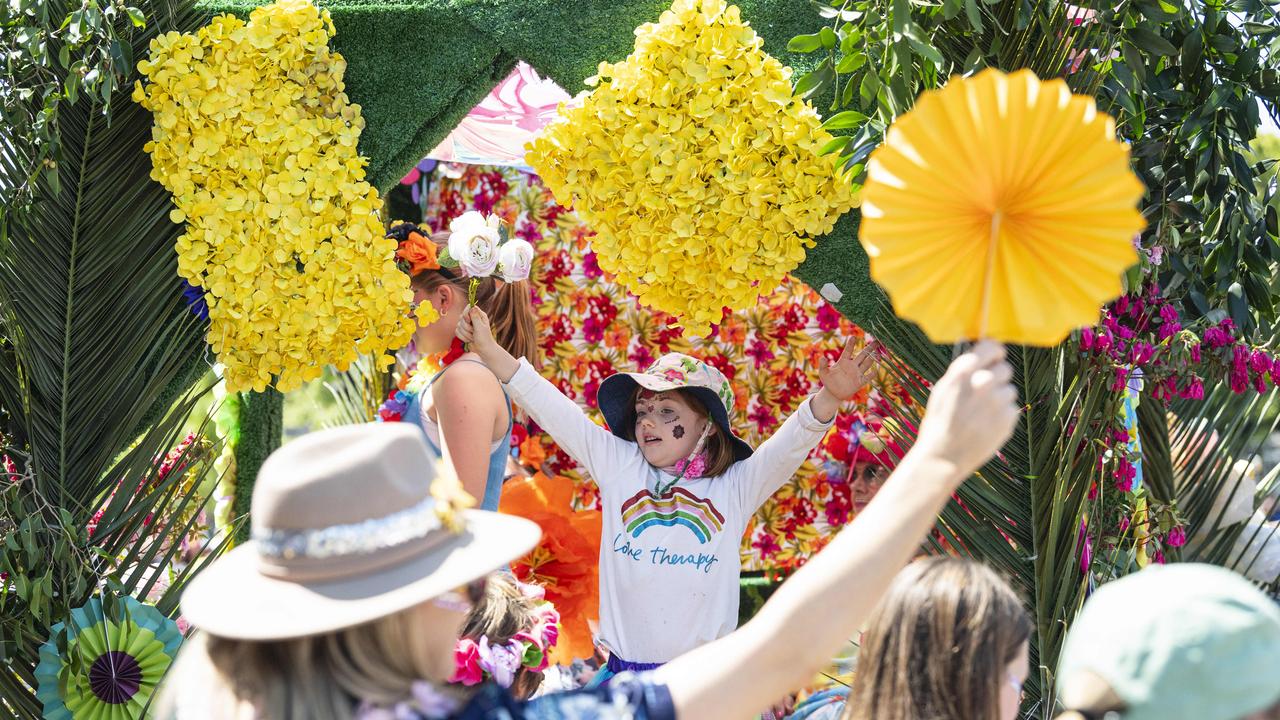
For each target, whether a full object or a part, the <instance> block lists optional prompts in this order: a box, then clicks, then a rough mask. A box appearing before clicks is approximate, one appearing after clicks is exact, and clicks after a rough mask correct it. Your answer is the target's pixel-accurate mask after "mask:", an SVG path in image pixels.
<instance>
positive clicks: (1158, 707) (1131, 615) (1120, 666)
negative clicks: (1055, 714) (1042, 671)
mask: <svg viewBox="0 0 1280 720" xmlns="http://www.w3.org/2000/svg"><path fill="white" fill-rule="evenodd" d="M1082 673H1092V674H1094V675H1096V676H1098V677H1101V678H1102V679H1103V680H1105V681H1106V682H1107V684H1108V685H1109V686H1110V688H1111V690H1113V691H1114V692H1115V694H1116V695H1118V696H1119V697H1120V698H1121V699H1122V700H1124V702H1125V705H1126V706H1127V709H1126V710H1125V711H1124V712H1122V713H1121V717H1123V718H1125V720H1148V719H1151V720H1180V719H1182V718H1186V719H1187V720H1191V719H1192V718H1194V720H1239V718H1242V717H1244V716H1246V715H1249V714H1250V713H1255V712H1258V711H1260V710H1265V709H1267V708H1269V707H1271V706H1272V705H1274V704H1275V703H1276V702H1277V701H1280V606H1278V605H1277V604H1276V602H1275V601H1274V600H1272V599H1271V598H1269V597H1267V596H1266V595H1265V594H1264V593H1263V592H1262V591H1260V590H1258V589H1257V588H1256V587H1254V586H1253V585H1252V584H1251V583H1250V582H1249V581H1247V580H1245V579H1244V578H1242V577H1241V576H1239V575H1237V574H1236V573H1234V572H1231V571H1230V570H1226V569H1224V568H1220V567H1217V566H1215V565H1201V564H1193V563H1184V564H1175V565H1160V566H1155V567H1151V568H1147V569H1146V570H1142V571H1141V572H1138V573H1135V574H1133V575H1129V576H1128V577H1124V578H1121V579H1120V580H1115V581H1113V582H1110V583H1107V584H1106V585H1103V586H1102V588H1101V589H1099V590H1098V591H1097V592H1096V593H1094V595H1093V597H1091V598H1090V599H1089V601H1088V602H1087V603H1085V606H1084V610H1082V611H1081V613H1080V615H1079V617H1077V618H1076V621H1075V623H1074V624H1072V626H1071V630H1070V631H1069V632H1068V633H1067V640H1066V644H1065V645H1064V646H1063V649H1062V657H1061V660H1060V662H1059V666H1058V696H1059V697H1060V698H1061V699H1062V700H1063V703H1064V705H1065V706H1066V709H1068V710H1072V709H1077V708H1073V707H1071V705H1070V701H1071V700H1072V699H1073V698H1078V697H1081V695H1082V693H1086V692H1088V691H1087V690H1085V689H1084V685H1085V684H1087V683H1089V682H1090V679H1089V678H1088V677H1087V676H1086V675H1084V674H1082ZM1094 682H1096V681H1094Z"/></svg>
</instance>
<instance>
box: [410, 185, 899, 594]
mask: <svg viewBox="0 0 1280 720" xmlns="http://www.w3.org/2000/svg"><path fill="white" fill-rule="evenodd" d="M433 170H434V172H432V173H431V174H430V176H429V177H426V178H424V177H422V176H421V174H420V175H419V177H416V178H412V179H409V178H406V180H407V181H410V182H412V183H413V184H414V185H415V186H416V187H417V189H418V190H419V193H418V197H419V198H420V199H421V200H423V201H424V202H422V204H423V206H424V207H425V211H426V212H425V213H424V214H425V222H426V223H428V224H430V225H431V226H432V227H433V228H435V229H444V228H447V226H448V223H449V221H450V220H451V219H453V218H455V217H457V216H458V215H460V214H462V213H463V212H465V211H467V210H471V209H475V210H480V211H481V212H486V213H488V212H495V213H497V214H499V215H500V216H502V217H503V219H504V220H505V221H506V222H507V223H509V224H510V226H511V227H512V228H513V229H514V232H515V234H516V235H518V236H519V237H523V238H524V239H526V240H528V241H530V242H531V243H533V245H534V246H535V247H536V248H537V249H538V255H537V259H536V260H535V265H534V270H533V275H532V277H531V278H530V279H531V281H532V285H533V300H534V303H535V306H536V308H537V312H538V326H539V327H538V329H539V334H540V336H541V338H542V343H541V349H542V356H543V365H542V368H541V371H542V374H543V375H544V376H546V377H547V378H548V379H549V380H551V381H552V382H553V383H555V385H556V386H557V387H559V388H560V390H561V391H563V392H564V393H565V394H566V395H568V396H569V397H570V398H573V399H574V400H576V401H577V402H578V403H579V404H581V405H582V406H583V407H585V408H587V409H588V411H589V412H590V414H591V416H592V417H593V418H594V419H596V421H597V422H603V421H602V420H601V419H600V416H599V413H598V412H596V409H595V403H596V392H597V390H598V389H599V386H600V382H601V381H602V380H604V378H606V377H608V376H609V375H611V374H613V373H615V372H618V371H623V370H636V369H643V368H645V367H647V366H648V365H649V363H651V362H652V361H653V360H654V359H656V358H657V357H658V356H660V355H662V354H663V353H667V352H685V353H688V354H690V355H693V356H695V357H699V358H701V359H703V360H705V361H706V362H709V363H711V364H712V365H714V366H715V367H717V368H718V369H719V370H720V371H721V372H723V373H724V374H725V376H726V377H728V378H729V379H730V381H731V382H732V384H733V387H734V393H735V400H736V405H735V407H734V411H735V413H734V414H735V416H736V417H735V418H734V425H735V428H736V429H737V430H738V432H739V433H740V434H741V435H742V436H743V437H744V438H745V439H746V440H747V441H748V442H750V443H751V444H752V445H753V446H756V445H759V443H760V442H761V441H763V440H764V439H765V438H767V437H768V436H769V435H770V434H771V433H772V432H773V431H774V430H776V429H777V427H778V426H779V425H780V424H781V423H782V421H783V420H784V419H786V417H787V415H788V414H790V413H791V412H794V411H795V409H796V408H797V407H798V406H799V404H800V402H801V401H803V400H804V398H805V397H806V396H808V394H809V393H811V392H812V391H813V390H814V389H815V388H816V383H817V360H818V358H819V357H820V356H821V355H823V354H828V355H831V356H834V354H836V353H837V352H838V351H839V348H840V347H841V345H842V343H843V342H844V339H845V338H847V337H853V338H855V340H856V343H857V344H859V345H860V344H862V342H863V333H862V331H861V330H860V329H859V328H858V327H857V326H855V325H853V324H852V323H850V322H848V321H847V320H845V319H844V318H843V317H842V316H841V315H840V314H839V313H838V312H837V311H836V310H835V309H834V308H833V307H832V306H831V305H830V304H828V303H827V302H826V301H824V300H823V299H822V298H821V297H820V296H819V295H818V294H817V293H816V292H814V291H813V290H811V289H810V288H809V287H808V286H806V285H804V284H803V283H801V282H799V281H798V280H794V279H788V280H787V281H786V282H784V283H783V284H782V285H781V287H779V288H778V290H777V291H775V292H774V293H773V294H772V295H770V296H768V297H762V298H761V300H760V303H759V305H757V306H756V307H755V308H753V309H751V310H749V311H745V312H739V313H732V314H728V315H726V317H725V318H724V320H723V321H722V322H721V323H720V324H719V325H718V326H717V327H716V328H715V330H714V332H713V333H712V334H711V335H710V336H708V337H706V338H690V337H685V336H684V334H683V333H682V331H681V330H680V329H679V328H677V327H674V326H673V318H672V317H670V316H668V315H665V314H662V313H656V312H653V311H650V310H648V309H646V308H644V307H641V306H640V305H639V304H638V303H637V301H636V299H635V297H634V296H632V295H631V294H629V293H628V292H627V291H626V290H624V289H623V288H621V287H620V286H618V285H616V284H614V283H613V282H612V280H611V279H610V278H609V277H608V276H607V275H606V274H604V273H603V272H602V271H601V270H600V267H599V265H598V263H597V261H596V256H595V254H594V253H593V252H592V249H591V236H592V232H591V230H590V229H589V228H588V227H586V226H585V225H583V223H582V222H581V221H580V220H579V219H578V217H577V215H576V214H574V212H573V211H572V210H571V209H569V208H565V207H562V206H560V205H558V204H557V203H556V202H555V200H554V199H553V198H552V196H551V193H550V192H548V191H547V190H546V188H545V187H544V186H543V185H542V183H541V181H540V180H539V179H538V177H537V176H536V175H531V174H529V173H526V172H522V171H519V170H514V169H510V168H495V167H487V166H457V165H454V166H450V165H447V164H441V165H440V166H439V167H438V168H434V169H433ZM423 191H425V192H423ZM871 387H872V388H875V390H874V395H877V396H879V397H874V398H873V393H872V392H870V391H869V390H864V391H863V392H862V393H860V395H859V396H858V397H857V398H856V399H855V403H853V404H852V406H851V407H850V408H847V409H848V410H850V411H852V412H845V413H843V414H842V415H841V417H840V419H839V421H838V422H837V425H836V427H835V428H834V429H833V430H832V431H831V432H830V433H828V435H827V437H826V438H825V439H824V441H823V442H822V443H821V444H820V445H819V447H818V448H817V449H815V450H814V452H813V453H812V454H811V455H810V457H809V460H808V461H807V462H806V463H805V464H804V466H803V467H801V469H800V471H799V472H797V473H796V475H795V476H794V477H793V478H792V480H791V481H790V482H789V483H787V484H786V485H785V486H784V487H783V488H782V489H781V490H779V491H778V493H777V494H775V495H774V496H773V498H772V499H770V500H769V501H768V502H767V503H766V504H765V505H764V507H762V508H761V509H760V511H759V512H758V513H756V516H755V518H754V519H753V520H752V522H751V523H750V524H749V525H748V528H747V534H746V536H745V537H744V539H743V545H742V556H743V567H744V569H746V570H770V571H786V570H790V569H794V568H795V567H797V566H798V565H800V564H802V563H803V562H804V561H805V560H806V559H807V558H808V557H810V556H811V555H812V554H813V553H815V552H817V551H818V550H819V549H820V548H821V547H822V546H823V545H824V544H825V543H826V542H827V541H828V540H829V539H830V538H831V537H832V536H833V535H834V530H835V529H838V528H839V527H841V526H843V525H845V524H846V523H848V522H849V520H850V519H851V518H852V516H853V515H854V514H855V502H854V499H853V498H852V497H851V486H850V483H849V480H848V478H849V469H850V468H849V462H850V461H851V460H852V457H853V453H854V449H853V443H854V442H856V438H855V437H854V434H855V432H856V430H855V429H854V427H853V425H854V422H853V420H854V418H855V416H856V415H857V414H858V412H859V411H860V410H864V409H865V408H866V406H867V405H868V403H869V402H872V401H873V400H874V402H875V403H877V404H887V405H892V404H894V403H900V402H906V400H905V397H906V394H905V392H903V391H902V389H901V388H898V387H897V386H896V385H894V384H893V383H892V381H891V380H889V379H888V378H887V377H880V378H877V379H876V380H873V382H872V384H871ZM513 443H516V444H518V445H519V448H520V450H519V454H520V460H521V463H522V464H524V465H525V466H527V467H532V468H540V469H544V470H545V471H547V472H549V473H554V474H560V475H565V476H568V477H570V478H571V479H573V480H574V483H575V487H576V497H575V504H576V505H577V507H580V508H582V507H595V506H597V504H598V496H597V492H596V489H595V485H594V484H593V483H592V482H590V480H589V478H588V477H587V476H586V475H585V473H584V471H583V470H582V469H581V468H578V467H576V465H575V463H573V461H572V460H570V459H569V458H568V456H566V455H565V454H564V453H563V452H562V451H561V450H560V449H559V448H558V447H556V445H555V443H554V442H553V441H552V440H551V439H550V438H549V437H548V436H547V435H546V434H544V433H542V432H541V431H540V430H539V429H538V428H537V427H536V426H533V425H532V424H531V423H528V424H525V425H521V426H519V427H517V428H516V431H515V438H514V439H513Z"/></svg>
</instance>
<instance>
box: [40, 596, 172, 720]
mask: <svg viewBox="0 0 1280 720" xmlns="http://www.w3.org/2000/svg"><path fill="white" fill-rule="evenodd" d="M114 604H115V608H114V611H113V612H112V613H110V614H111V617H108V613H107V612H106V611H105V610H104V608H103V603H102V599H101V598H97V597H95V598H93V599H92V600H90V601H89V602H88V603H86V604H85V605H84V606H83V607H80V608H77V609H75V610H73V611H71V619H70V620H69V621H68V622H66V623H58V624H57V625H54V626H53V630H52V634H51V635H50V638H49V640H48V641H47V642H45V644H44V645H41V646H40V664H39V665H38V666H36V681H37V682H38V683H39V686H38V687H37V689H36V696H37V697H38V698H39V699H40V701H41V702H42V703H44V717H45V718H46V720H135V718H141V717H143V710H144V708H146V707H147V704H148V703H149V702H150V701H151V697H152V695H153V694H154V693H155V690H156V686H157V685H159V683H160V680H161V678H163V677H164V674H165V672H166V671H167V670H168V669H169V665H171V664H172V663H173V659H174V657H175V656H177V654H178V647H179V646H181V645H182V632H181V631H180V630H179V629H178V624H177V623H175V622H174V621H173V620H170V619H169V618H167V617H165V616H164V615H162V614H161V613H160V611H159V610H156V609H155V608H154V607H152V606H150V605H144V604H142V603H140V602H138V601H137V600H135V599H133V598H131V597H124V598H120V599H119V600H117V601H116V602H115V603H114ZM62 634H65V638H64V639H63V640H64V641H60V638H59V636H60V635H62ZM59 645H62V646H63V647H64V648H65V649H63V650H61V651H60V650H59Z"/></svg>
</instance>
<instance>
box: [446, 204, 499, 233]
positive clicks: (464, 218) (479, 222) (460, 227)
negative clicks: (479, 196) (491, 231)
mask: <svg viewBox="0 0 1280 720" xmlns="http://www.w3.org/2000/svg"><path fill="white" fill-rule="evenodd" d="M488 227H489V224H488V223H487V222H486V221H485V219H484V216H483V215H481V214H480V213H479V212H477V211H475V210H468V211H466V212H464V213H462V214H461V215H459V216H458V217H456V218H454V219H453V221H452V222H450V223H449V232H450V234H451V235H466V236H467V237H470V236H472V235H478V234H480V233H481V232H483V231H484V230H485V229H487V228H488Z"/></svg>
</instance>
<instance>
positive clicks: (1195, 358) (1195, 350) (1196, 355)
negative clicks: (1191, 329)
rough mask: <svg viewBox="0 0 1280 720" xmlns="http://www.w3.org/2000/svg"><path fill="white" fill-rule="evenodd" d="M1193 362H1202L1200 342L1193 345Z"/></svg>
mask: <svg viewBox="0 0 1280 720" xmlns="http://www.w3.org/2000/svg"><path fill="white" fill-rule="evenodd" d="M1191 362H1193V363H1195V364H1197V365H1199V364H1200V343H1196V344H1194V345H1192V346H1191Z"/></svg>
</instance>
